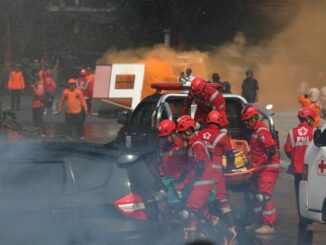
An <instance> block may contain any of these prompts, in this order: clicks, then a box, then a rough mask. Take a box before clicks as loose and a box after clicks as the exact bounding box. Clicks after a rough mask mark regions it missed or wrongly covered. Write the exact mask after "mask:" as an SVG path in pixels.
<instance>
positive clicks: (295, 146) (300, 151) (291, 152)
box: [284, 122, 314, 224]
mask: <svg viewBox="0 0 326 245" xmlns="http://www.w3.org/2000/svg"><path fill="white" fill-rule="evenodd" d="M313 133H314V129H313V127H312V126H309V125H308V124H307V123H306V122H302V123H299V125H298V126H297V127H296V128H293V129H291V130H290V131H289V134H288V136H287V138H286V143H285V145H284V151H285V153H286V154H287V156H288V157H289V158H290V159H291V163H292V167H293V172H294V187H295V197H296V204H297V209H298V216H299V224H300V223H301V224H304V223H305V222H306V219H304V218H303V217H302V216H301V215H300V213H299V184H300V181H301V180H302V172H303V162H304V154H305V152H306V149H307V147H308V145H309V143H310V142H311V141H312V139H313Z"/></svg>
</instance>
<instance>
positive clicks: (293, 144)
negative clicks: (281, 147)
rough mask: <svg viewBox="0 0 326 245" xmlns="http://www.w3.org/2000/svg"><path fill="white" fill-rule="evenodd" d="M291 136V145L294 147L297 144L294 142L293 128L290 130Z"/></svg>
mask: <svg viewBox="0 0 326 245" xmlns="http://www.w3.org/2000/svg"><path fill="white" fill-rule="evenodd" d="M289 136H290V142H291V146H292V147H294V146H295V142H294V137H293V130H290V131H289Z"/></svg>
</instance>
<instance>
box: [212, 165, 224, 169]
mask: <svg viewBox="0 0 326 245" xmlns="http://www.w3.org/2000/svg"><path fill="white" fill-rule="evenodd" d="M212 168H214V169H222V165H219V164H212Z"/></svg>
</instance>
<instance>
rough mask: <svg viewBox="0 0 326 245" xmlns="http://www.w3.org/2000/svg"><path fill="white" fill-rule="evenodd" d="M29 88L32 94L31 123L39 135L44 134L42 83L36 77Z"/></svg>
mask: <svg viewBox="0 0 326 245" xmlns="http://www.w3.org/2000/svg"><path fill="white" fill-rule="evenodd" d="M36 77H37V76H36ZM31 88H32V94H33V102H32V108H33V124H34V126H35V127H37V128H38V130H39V134H40V135H41V136H45V128H44V122H43V110H44V96H45V90H44V86H43V83H42V82H41V81H40V80H39V78H38V77H37V78H36V82H35V83H34V84H33V85H31Z"/></svg>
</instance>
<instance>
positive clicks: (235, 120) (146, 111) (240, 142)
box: [107, 83, 278, 157]
mask: <svg viewBox="0 0 326 245" xmlns="http://www.w3.org/2000/svg"><path fill="white" fill-rule="evenodd" d="M212 85H213V84H212ZM212 85H210V86H212ZM152 87H154V88H157V92H156V93H154V94H152V95H150V96H148V97H146V98H145V99H144V100H142V101H141V102H140V103H139V104H138V106H137V107H136V108H135V110H134V111H133V112H131V113H130V112H127V111H124V112H122V113H121V114H120V115H119V117H118V122H119V123H123V124H124V126H123V127H122V128H121V129H120V131H119V132H118V134H117V138H116V139H115V140H114V141H112V142H110V143H108V144H107V147H110V148H112V147H113V148H124V149H129V150H130V151H137V150H144V148H146V149H152V150H153V151H156V150H158V145H157V142H158V140H157V131H156V129H157V126H158V124H159V122H160V121H161V120H163V119H171V120H173V121H176V119H177V118H179V117H180V116H181V115H182V112H183V106H184V104H185V99H186V97H187V91H188V90H189V87H186V88H185V87H180V84H172V83H169V84H153V85H152ZM177 88H180V89H179V90H177ZM163 90H165V91H164V92H162V91H163ZM166 90H172V91H166ZM224 99H225V103H226V108H227V118H228V120H229V127H228V134H229V136H230V138H231V143H232V146H233V148H234V149H241V150H242V151H243V152H245V154H247V153H248V151H249V147H248V143H247V141H248V140H249V137H250V131H249V130H248V129H247V128H246V125H245V124H244V122H243V121H242V120H241V118H240V115H241V110H242V108H243V106H246V105H248V104H249V103H248V102H247V101H246V99H245V98H243V97H242V96H239V95H235V94H224ZM258 109H259V112H260V114H261V117H262V118H263V119H266V120H267V126H268V127H269V129H270V131H271V132H272V135H273V138H274V140H275V141H276V143H277V148H278V132H277V131H276V130H275V127H274V121H273V118H272V116H271V115H270V114H269V113H268V112H267V111H266V110H265V109H263V108H260V107H258ZM190 111H191V115H192V116H194V114H195V111H196V104H193V105H192V106H191V110H190ZM239 157H240V156H239Z"/></svg>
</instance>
